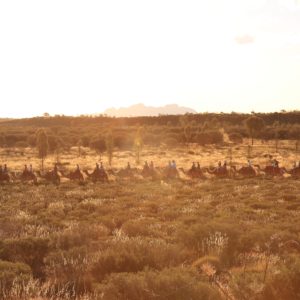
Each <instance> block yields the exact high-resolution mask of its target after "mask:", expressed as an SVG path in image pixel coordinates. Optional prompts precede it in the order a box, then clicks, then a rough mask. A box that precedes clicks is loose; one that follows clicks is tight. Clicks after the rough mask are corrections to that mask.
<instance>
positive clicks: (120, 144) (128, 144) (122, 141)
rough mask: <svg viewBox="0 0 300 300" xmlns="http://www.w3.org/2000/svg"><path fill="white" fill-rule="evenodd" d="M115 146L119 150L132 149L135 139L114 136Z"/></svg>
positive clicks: (128, 136)
mask: <svg viewBox="0 0 300 300" xmlns="http://www.w3.org/2000/svg"><path fill="white" fill-rule="evenodd" d="M114 145H115V146H116V147H117V148H118V149H130V148H132V146H133V137H132V136H131V135H128V134H127V133H125V134H120V133H117V134H116V135H115V136H114Z"/></svg>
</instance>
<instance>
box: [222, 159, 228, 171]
mask: <svg viewBox="0 0 300 300" xmlns="http://www.w3.org/2000/svg"><path fill="white" fill-rule="evenodd" d="M223 170H224V171H225V170H227V161H226V160H225V161H224V164H223Z"/></svg>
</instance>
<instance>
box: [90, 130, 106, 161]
mask: <svg viewBox="0 0 300 300" xmlns="http://www.w3.org/2000/svg"><path fill="white" fill-rule="evenodd" d="M90 147H91V148H93V149H95V150H96V152H97V153H98V154H99V156H100V160H101V155H102V153H103V152H104V151H105V150H106V145H105V139H104V138H103V137H102V136H101V135H99V136H98V137H97V138H94V139H93V140H92V141H91V142H90Z"/></svg>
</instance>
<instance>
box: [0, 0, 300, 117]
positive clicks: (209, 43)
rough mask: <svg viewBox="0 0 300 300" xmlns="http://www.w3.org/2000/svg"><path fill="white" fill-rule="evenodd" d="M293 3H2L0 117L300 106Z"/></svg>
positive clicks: (298, 16)
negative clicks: (136, 108) (140, 106)
mask: <svg viewBox="0 0 300 300" xmlns="http://www.w3.org/2000/svg"><path fill="white" fill-rule="evenodd" d="M299 78H300V1H297V0H277V1H276V0H266V1H264V0H243V1H241V0H227V1H225V0H211V1H202V0H201V1H189V0H186V1H176V0H175V1H174V0H173V1H166V0H159V1H156V0H152V1H142V0H137V1H131V0H129V1H114V0H112V1H76V0H75V1H74V0H72V1H66V0H60V1H56V0H52V1H41V0H39V1H31V0H29V1H14V0H10V1H1V2H0V103H1V109H0V117H23V116H35V115H41V114H42V113H44V112H48V113H50V114H67V115H71V114H75V115H77V114H94V113H101V112H102V111H104V110H105V109H107V108H110V107H121V106H129V105H132V104H136V103H144V104H146V105H151V106H161V105H165V104H170V103H176V104H178V105H183V106H187V107H191V108H193V109H195V110H196V111H198V112H206V111H209V112H220V111H223V112H231V111H237V112H250V111H252V110H254V111H263V112H265V111H279V110H281V109H285V110H297V109H300V85H299Z"/></svg>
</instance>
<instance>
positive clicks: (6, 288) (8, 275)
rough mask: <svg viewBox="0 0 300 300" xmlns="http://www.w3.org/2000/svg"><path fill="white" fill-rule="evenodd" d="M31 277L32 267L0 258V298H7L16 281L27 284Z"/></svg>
mask: <svg viewBox="0 0 300 300" xmlns="http://www.w3.org/2000/svg"><path fill="white" fill-rule="evenodd" d="M30 279H31V270H30V267H29V266H28V265H26V264H23V263H12V262H8V261H3V260H0V298H1V299H6V295H8V294H10V290H11V289H12V287H13V285H14V284H16V283H19V284H22V285H25V284H26V282H28V281H29V280H30Z"/></svg>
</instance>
